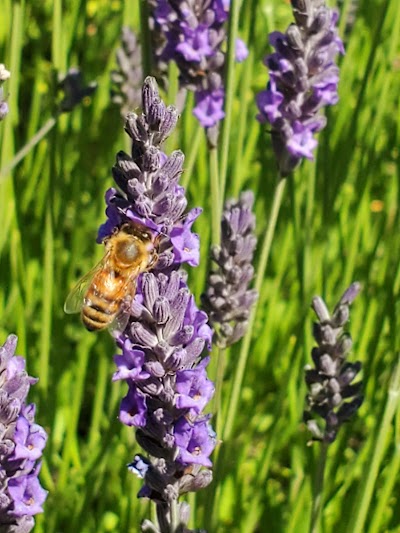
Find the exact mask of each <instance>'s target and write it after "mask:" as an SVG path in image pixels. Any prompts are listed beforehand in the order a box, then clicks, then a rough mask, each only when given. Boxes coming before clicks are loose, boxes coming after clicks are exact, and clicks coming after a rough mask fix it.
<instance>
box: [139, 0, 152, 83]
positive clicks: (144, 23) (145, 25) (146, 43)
mask: <svg viewBox="0 0 400 533" xmlns="http://www.w3.org/2000/svg"><path fill="white" fill-rule="evenodd" d="M140 33H141V35H142V38H141V45H142V46H141V51H142V70H143V79H144V78H145V77H146V76H149V74H151V62H152V58H151V54H152V47H151V38H150V28H149V6H148V3H147V2H145V1H144V0H141V1H140Z"/></svg>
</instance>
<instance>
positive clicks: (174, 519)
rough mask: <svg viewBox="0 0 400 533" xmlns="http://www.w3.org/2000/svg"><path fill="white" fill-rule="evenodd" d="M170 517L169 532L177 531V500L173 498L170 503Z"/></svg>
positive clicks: (175, 532) (176, 532)
mask: <svg viewBox="0 0 400 533" xmlns="http://www.w3.org/2000/svg"><path fill="white" fill-rule="evenodd" d="M169 511H170V519H171V533H178V527H179V513H178V500H176V499H173V500H172V501H171V503H170V509H169Z"/></svg>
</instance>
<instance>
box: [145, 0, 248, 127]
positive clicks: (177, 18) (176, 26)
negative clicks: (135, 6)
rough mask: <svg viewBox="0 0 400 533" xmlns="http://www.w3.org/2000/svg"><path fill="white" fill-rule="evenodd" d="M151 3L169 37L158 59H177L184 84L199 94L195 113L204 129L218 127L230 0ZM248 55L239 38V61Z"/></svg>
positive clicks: (162, 31)
mask: <svg viewBox="0 0 400 533" xmlns="http://www.w3.org/2000/svg"><path fill="white" fill-rule="evenodd" d="M149 3H150V4H151V5H152V6H153V12H152V16H153V19H154V25H155V29H156V30H157V31H158V32H159V34H160V35H163V36H164V40H165V45H164V47H163V49H162V50H161V52H160V53H159V58H158V59H159V60H160V61H164V62H168V61H175V62H176V64H177V65H178V68H179V71H180V78H179V79H180V85H181V87H185V88H186V89H189V90H191V91H194V93H195V101H196V105H195V108H194V110H193V114H194V115H195V117H196V118H197V119H198V121H199V122H200V124H201V125H202V126H203V127H204V128H206V129H208V128H214V127H215V126H216V125H217V124H218V122H219V121H220V120H221V119H222V118H223V117H224V109H223V108H224V98H225V92H224V84H223V70H224V64H225V52H224V51H223V45H224V42H225V41H226V29H225V22H226V21H227V19H228V10H229V0H228V1H226V0H225V1H224V0H199V1H196V2H192V1H191V2H188V1H185V0H178V1H175V0H174V1H172V0H149ZM247 55H248V51H247V48H246V46H245V44H244V43H243V41H241V40H240V39H238V40H237V43H236V60H237V61H243V60H244V59H245V58H246V57H247Z"/></svg>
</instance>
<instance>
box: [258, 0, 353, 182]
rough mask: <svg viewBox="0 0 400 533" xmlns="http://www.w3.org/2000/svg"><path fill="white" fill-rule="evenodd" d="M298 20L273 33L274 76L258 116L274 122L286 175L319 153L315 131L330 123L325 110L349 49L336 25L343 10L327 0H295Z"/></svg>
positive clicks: (270, 59)
mask: <svg viewBox="0 0 400 533" xmlns="http://www.w3.org/2000/svg"><path fill="white" fill-rule="evenodd" d="M291 4H292V8H293V15H294V18H295V23H293V24H291V25H290V26H289V28H288V29H287V30H286V33H281V32H273V33H271V34H270V36H269V40H270V44H271V45H272V46H273V47H274V48H275V52H274V53H272V54H270V55H268V56H267V57H266V58H265V64H266V66H267V67H268V69H269V77H270V80H269V82H268V85H267V88H266V90H264V91H262V92H261V93H259V95H258V97H257V105H258V109H259V114H258V116H257V118H258V120H259V121H260V122H261V123H264V122H268V123H269V124H270V125H271V139H272V147H273V149H274V152H275V155H276V158H277V161H278V167H279V171H280V174H281V176H287V175H288V174H290V173H291V172H292V171H293V170H294V169H295V168H296V167H297V166H298V165H299V163H300V162H301V160H302V159H303V158H304V157H305V158H307V159H313V158H314V156H313V150H314V149H315V147H316V146H317V144H318V143H317V141H316V139H315V138H314V134H315V133H317V132H318V131H321V130H322V129H323V128H324V127H325V125H326V118H325V117H324V116H323V115H321V114H320V113H319V111H320V110H321V109H322V108H323V107H325V106H327V105H334V104H336V103H337V101H338V94H337V86H338V83H339V69H338V67H337V66H336V65H335V63H334V60H335V57H336V55H337V53H338V52H340V53H342V54H344V48H343V43H342V41H341V40H340V39H339V37H338V34H337V29H336V24H337V21H338V13H337V11H335V10H332V9H329V8H328V7H327V6H326V5H325V2H324V1H323V0H291Z"/></svg>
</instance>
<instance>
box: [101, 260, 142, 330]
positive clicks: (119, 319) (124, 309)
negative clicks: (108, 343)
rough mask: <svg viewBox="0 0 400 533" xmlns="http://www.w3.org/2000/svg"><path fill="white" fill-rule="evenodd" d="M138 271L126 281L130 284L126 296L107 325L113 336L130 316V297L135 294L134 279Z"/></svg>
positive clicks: (122, 327) (124, 326)
mask: <svg viewBox="0 0 400 533" xmlns="http://www.w3.org/2000/svg"><path fill="white" fill-rule="evenodd" d="M138 274H139V272H138V271H135V272H134V273H133V274H132V276H130V278H129V281H128V283H129V284H130V285H131V286H130V288H129V291H127V296H126V297H125V298H124V300H123V302H122V303H121V307H120V309H119V311H118V314H117V316H116V317H115V318H114V320H113V321H112V322H111V324H110V325H109V327H108V330H109V332H110V333H111V335H112V336H113V337H116V336H118V335H119V334H120V333H122V332H123V331H124V330H125V328H126V326H127V325H128V322H129V317H130V316H131V313H130V306H131V302H132V299H133V298H134V296H135V293H136V280H137V277H138Z"/></svg>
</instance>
